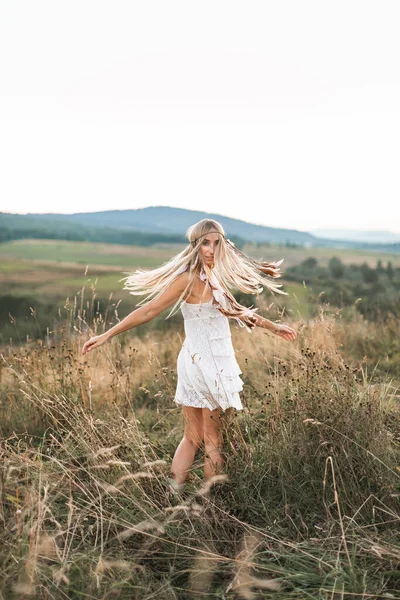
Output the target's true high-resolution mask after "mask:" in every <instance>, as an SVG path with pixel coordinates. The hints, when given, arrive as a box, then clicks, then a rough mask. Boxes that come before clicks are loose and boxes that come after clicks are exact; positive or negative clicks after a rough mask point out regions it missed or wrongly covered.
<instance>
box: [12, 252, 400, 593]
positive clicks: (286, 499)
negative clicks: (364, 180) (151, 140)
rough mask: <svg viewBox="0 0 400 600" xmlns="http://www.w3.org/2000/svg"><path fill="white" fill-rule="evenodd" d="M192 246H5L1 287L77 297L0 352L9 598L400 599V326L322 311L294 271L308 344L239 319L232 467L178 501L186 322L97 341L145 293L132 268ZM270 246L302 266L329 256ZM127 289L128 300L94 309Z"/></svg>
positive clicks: (356, 257)
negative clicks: (135, 285) (132, 286)
mask: <svg viewBox="0 0 400 600" xmlns="http://www.w3.org/2000/svg"><path fill="white" fill-rule="evenodd" d="M253 250H254V249H253ZM176 251H177V248H174V249H172V248H171V249H167V248H146V249H142V248H128V247H121V246H106V245H102V244H99V245H97V244H90V245H85V244H75V243H67V242H62V243H60V242H43V243H42V242H40V243H39V242H32V243H31V242H29V241H26V242H23V243H22V242H18V243H16V242H15V243H10V244H3V245H2V246H0V264H1V269H0V277H1V284H2V295H4V296H5V295H6V294H9V295H10V298H12V301H13V302H14V303H15V306H16V305H17V302H18V299H19V300H20V301H21V306H25V304H22V301H23V299H24V298H28V299H29V300H30V301H31V304H34V303H35V299H37V300H38V301H40V302H41V303H42V306H47V305H46V302H48V303H49V305H48V306H51V304H54V305H55V306H58V307H62V308H60V309H59V313H58V317H57V319H58V320H57V321H56V322H55V323H54V326H53V327H52V329H51V330H46V328H43V327H40V322H39V323H36V322H35V319H36V318H37V319H38V321H40V318H41V317H40V315H35V314H33V315H31V317H30V320H31V321H32V323H33V326H35V324H36V326H37V327H39V329H41V330H42V333H41V334H40V335H36V336H33V335H31V336H29V337H28V339H27V341H25V342H24V339H25V336H24V335H23V334H21V335H20V336H19V338H18V336H17V335H16V333H14V334H13V339H12V340H11V341H10V342H9V343H8V342H7V339H6V338H5V339H3V344H2V348H1V361H0V433H1V437H2V441H1V446H0V454H1V461H0V574H1V577H0V599H1V600H3V599H7V600H9V599H10V600H14V598H15V599H17V598H18V599H20V598H24V599H25V598H35V599H36V598H37V599H40V600H41V599H55V600H58V599H60V600H61V599H66V598H72V599H80V598H86V599H93V600H94V599H98V598H101V599H109V598H110V599H111V598H120V599H126V600H128V599H129V600H132V599H133V600H150V599H154V598H162V599H163V600H164V599H165V600H177V599H179V600H181V599H182V600H186V599H191V598H215V599H221V600H239V599H242V598H243V599H245V600H246V599H247V600H259V599H264V598H265V599H276V600H288V599H293V600H303V599H314V598H315V599H319V600H339V599H340V600H346V599H348V600H350V599H351V600H354V599H356V598H360V599H361V598H363V599H365V600H367V599H376V600H378V599H379V600H383V599H384V598H400V571H399V559H400V534H399V531H400V529H399V525H400V505H399V498H400V412H399V400H400V381H399V380H398V378H397V376H395V375H393V373H397V372H398V371H396V369H397V368H398V365H399V364H400V349H399V339H400V323H399V320H398V319H392V320H391V321H389V322H387V323H386V324H385V326H382V324H381V323H379V322H369V321H367V320H365V319H364V318H363V317H362V316H361V315H360V314H359V313H357V312H356V311H355V310H354V311H353V312H349V313H348V314H347V315H346V318H344V315H343V314H342V313H341V312H340V311H337V310H332V309H328V307H324V306H321V308H320V311H319V314H318V315H317V316H313V317H312V318H311V317H310V316H309V314H308V306H307V299H308V295H307V288H306V287H305V286H302V285H300V284H298V283H296V284H295V283H293V282H288V283H286V282H285V280H284V278H283V280H282V282H283V283H284V289H285V290H286V291H288V292H289V291H290V298H289V303H288V307H289V309H288V311H287V313H286V315H287V320H288V321H290V323H291V325H292V326H293V327H294V328H295V329H296V331H297V333H298V336H297V339H296V341H295V342H285V341H284V340H282V339H280V338H278V337H277V336H274V335H272V334H270V333H268V332H265V331H263V330H260V329H257V330H254V331H253V332H251V333H248V332H247V331H244V330H242V329H240V328H239V327H237V326H235V325H234V324H233V325H232V328H231V330H232V338H233V344H234V347H235V351H236V357H237V360H238V363H239V365H240V368H241V370H242V379H243V382H244V390H243V396H242V400H243V404H244V410H243V411H240V412H237V413H236V412H235V413H230V414H229V413H226V414H225V416H224V420H223V427H224V447H223V455H224V460H225V466H224V471H223V472H222V473H220V474H218V473H217V474H216V475H215V477H214V479H213V480H212V481H211V482H210V483H209V484H208V485H205V484H204V481H203V479H202V473H203V471H202V469H203V463H204V460H205V459H206V458H207V457H205V456H204V453H203V448H201V449H200V450H199V451H198V453H197V455H196V459H195V463H194V465H193V468H192V470H191V472H190V474H189V477H188V487H187V489H186V490H185V492H184V494H183V495H182V497H181V498H170V497H169V496H168V494H167V486H166V478H167V475H168V474H169V465H170V464H171V460H172V457H173V455H174V451H175V449H176V447H177V445H178V443H179V441H180V439H181V437H182V432H183V419H182V414H181V409H180V408H179V407H177V406H176V405H175V404H174V403H173V397H174V391H175V386H176V357H177V354H178V352H179V349H180V346H181V343H182V339H183V336H184V332H183V324H182V320H181V319H180V318H176V319H175V320H173V321H172V323H171V324H170V325H169V328H168V329H165V327H161V325H160V323H159V324H154V326H153V324H152V323H148V324H146V325H145V326H144V327H143V328H142V329H140V328H138V331H131V332H128V333H126V334H123V335H121V336H118V338H114V339H113V340H112V341H111V342H109V343H108V344H106V345H104V346H102V347H101V348H99V349H97V350H95V351H94V352H93V354H89V355H86V356H85V357H82V356H81V348H82V344H83V342H84V341H85V340H86V339H88V337H89V335H90V334H91V333H92V332H94V333H96V332H101V331H103V330H104V328H105V326H108V325H110V324H113V323H115V322H116V320H117V318H118V317H119V316H120V314H121V313H122V305H123V304H124V305H125V306H127V305H129V302H130V300H131V299H132V300H133V301H132V305H134V304H135V299H134V298H133V297H132V296H129V295H126V294H127V293H126V292H122V291H121V284H120V283H118V279H120V278H121V277H122V273H121V272H122V271H124V270H129V269H133V268H135V267H137V266H141V267H146V266H149V267H151V266H156V265H158V264H160V263H161V262H163V261H165V260H167V259H168V257H169V256H171V255H172V254H173V253H175V252H176ZM254 251H255V252H256V255H258V256H262V257H263V258H264V259H267V258H271V259H272V260H275V259H276V260H278V259H280V258H282V257H284V258H285V262H284V263H283V264H284V265H285V266H290V265H292V264H296V261H297V262H301V261H303V260H304V259H305V258H307V257H308V256H314V257H316V258H317V259H318V261H321V263H322V262H323V261H326V262H327V261H328V260H329V258H330V257H331V255H332V253H331V252H329V253H328V252H326V250H324V251H323V252H322V251H321V252H319V251H318V252H317V251H315V250H312V251H310V252H308V251H306V250H304V249H303V250H300V249H294V248H272V247H268V248H265V249H264V248H257V249H256V250H254ZM335 255H336V256H339V257H340V258H341V260H342V261H343V262H346V261H347V262H357V261H358V262H364V261H370V264H371V266H374V265H375V264H376V260H377V257H376V256H375V257H372V256H369V257H368V256H366V255H365V254H363V253H360V254H354V253H353V254H349V253H347V252H344V251H337V252H335ZM82 256H83V257H84V258H85V260H83V261H80V257H82ZM379 258H381V260H385V261H387V260H392V262H393V265H394V266H399V262H397V263H396V257H387V256H382V257H381V256H379ZM397 261H399V258H397ZM87 265H89V267H88V271H87V273H86V275H85V271H86V268H87ZM283 270H284V269H283ZM111 293H112V294H113V299H115V298H118V299H119V300H121V304H120V305H119V306H117V308H116V305H115V304H113V305H112V310H109V311H108V313H107V312H106V311H107V308H101V309H99V310H97V309H96V302H97V299H98V298H100V297H107V296H108V295H109V294H111ZM67 297H68V301H66V298H67ZM113 301H114V300H113ZM117 304H118V303H117ZM26 306H28V307H29V304H28V305H26ZM24 310H25V309H24ZM124 310H125V309H124ZM116 311H117V312H116ZM45 316H46V315H43V317H45ZM39 317H40V318H39ZM178 317H179V315H178ZM14 321H15V320H14ZM11 326H12V327H13V328H14V330H15V332H16V331H17V330H18V329H19V328H20V327H25V321H24V319H22V318H18V319H16V322H14V323H11ZM139 329H140V335H139ZM23 331H25V330H23Z"/></svg>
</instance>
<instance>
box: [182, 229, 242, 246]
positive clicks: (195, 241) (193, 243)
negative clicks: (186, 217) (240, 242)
mask: <svg viewBox="0 0 400 600" xmlns="http://www.w3.org/2000/svg"><path fill="white" fill-rule="evenodd" d="M210 233H218V234H219V235H222V237H223V238H224V240H225V241H226V242H230V243H231V244H232V242H231V241H230V240H228V238H227V237H225V235H224V234H223V233H221V232H220V231H208V232H207V233H202V234H201V235H199V237H198V238H196V239H195V240H193V242H190V243H191V244H192V245H193V246H195V245H196V244H197V242H198V241H199V239H200V238H202V237H204V236H205V235H209V234H210Z"/></svg>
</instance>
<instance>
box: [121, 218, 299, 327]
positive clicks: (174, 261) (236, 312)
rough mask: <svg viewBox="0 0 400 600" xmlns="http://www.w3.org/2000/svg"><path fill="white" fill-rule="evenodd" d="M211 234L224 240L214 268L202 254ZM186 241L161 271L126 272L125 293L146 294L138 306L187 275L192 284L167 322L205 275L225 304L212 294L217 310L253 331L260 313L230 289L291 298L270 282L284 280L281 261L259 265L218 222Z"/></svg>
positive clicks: (205, 224)
mask: <svg viewBox="0 0 400 600" xmlns="http://www.w3.org/2000/svg"><path fill="white" fill-rule="evenodd" d="M208 233H219V234H220V236H221V240H220V243H219V244H217V245H216V249H215V253H214V264H213V266H212V267H210V266H208V265H206V264H205V263H203V261H202V258H201V252H200V248H201V245H202V243H203V238H204V236H206V235H207V234H208ZM186 237H187V239H188V240H189V242H190V243H189V245H188V246H186V248H185V249H184V250H182V252H179V253H178V254H176V255H175V256H174V257H173V258H171V259H170V260H169V261H168V262H166V263H164V264H163V265H161V267H158V268H156V269H152V270H147V271H144V270H142V269H136V271H133V272H131V273H127V272H126V271H124V273H125V274H126V275H127V277H124V278H123V279H122V280H120V281H123V280H124V281H125V284H124V288H123V289H124V290H130V293H131V294H133V295H143V294H147V296H146V297H145V298H144V299H143V300H141V301H140V302H139V303H138V304H139V305H141V304H143V303H145V302H147V301H149V300H150V299H153V298H158V297H159V296H160V295H161V294H162V293H163V292H164V291H165V290H166V289H167V288H168V286H169V285H171V283H172V282H173V281H174V279H176V277H177V276H178V275H179V274H180V273H183V272H184V271H188V272H189V282H188V284H187V286H186V288H185V289H184V291H183V292H182V294H181V295H180V297H179V298H178V300H177V301H176V303H175V304H174V306H173V307H172V309H171V311H170V313H169V314H168V315H167V317H166V319H168V318H169V317H170V316H172V315H173V314H174V312H175V311H176V310H177V309H178V308H179V304H180V302H181V301H182V300H184V298H185V297H186V294H187V292H188V291H190V289H191V288H192V286H193V283H194V281H195V277H196V276H200V275H201V274H204V275H205V280H206V284H208V285H209V286H210V287H211V289H212V290H216V289H219V290H220V292H222V295H223V298H224V302H221V301H220V300H218V298H217V294H214V292H213V304H214V306H216V308H218V310H220V311H221V312H222V314H224V315H226V316H227V317H231V318H235V319H237V320H238V321H239V324H242V325H246V326H247V327H248V328H250V329H252V328H253V327H254V326H255V320H256V318H255V317H254V315H253V312H254V311H256V310H257V309H256V308H255V309H249V308H247V307H245V306H242V305H241V304H239V303H238V302H237V301H236V300H235V298H234V297H233V295H232V294H231V292H230V289H238V290H241V291H242V292H245V293H247V294H257V295H258V294H260V293H261V292H262V291H263V288H267V289H269V290H270V291H271V292H273V293H275V292H276V293H278V294H284V295H286V296H287V295H288V294H287V293H286V292H284V291H282V290H280V289H279V288H281V287H282V285H278V284H276V283H274V282H273V281H271V280H270V279H268V277H272V278H277V277H281V274H280V273H279V268H278V264H280V263H281V262H282V261H279V263H276V262H275V263H269V262H263V261H257V260H255V259H253V258H251V257H250V256H247V255H246V254H244V253H243V252H241V251H240V250H239V249H238V248H236V246H235V244H233V243H232V242H231V241H230V240H229V239H227V238H226V236H225V231H224V229H223V227H222V225H221V224H220V223H218V221H215V220H214V219H202V220H201V221H199V222H198V223H195V224H194V225H192V226H191V227H189V229H188V230H187V232H186ZM224 304H225V306H224Z"/></svg>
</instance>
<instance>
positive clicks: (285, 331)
mask: <svg viewBox="0 0 400 600" xmlns="http://www.w3.org/2000/svg"><path fill="white" fill-rule="evenodd" d="M272 333H275V334H276V335H279V336H280V337H281V338H283V339H284V340H287V341H288V342H289V341H293V340H295V339H296V336H297V333H296V332H295V330H294V329H292V328H291V327H289V325H283V324H282V325H281V324H280V323H274V328H273V329H272Z"/></svg>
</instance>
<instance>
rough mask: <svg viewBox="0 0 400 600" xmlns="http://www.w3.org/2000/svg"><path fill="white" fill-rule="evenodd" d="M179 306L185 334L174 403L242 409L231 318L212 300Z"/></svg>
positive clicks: (183, 303)
mask: <svg viewBox="0 0 400 600" xmlns="http://www.w3.org/2000/svg"><path fill="white" fill-rule="evenodd" d="M180 309H181V312H182V315H183V318H184V327H185V335H186V337H185V340H184V342H183V345H182V348H181V350H180V352H179V355H178V360H177V375H178V381H177V387H176V393H175V398H174V402H175V403H176V404H183V405H185V406H195V407H199V408H209V409H210V410H214V409H216V408H218V407H221V408H222V410H223V411H225V410H226V409H227V408H230V407H234V408H236V409H237V410H242V409H243V405H242V402H241V399H240V396H239V392H240V391H241V390H242V389H243V381H242V379H241V378H240V377H239V375H240V374H241V373H242V371H241V370H240V367H239V365H238V363H237V361H236V357H235V351H234V349H233V346H232V338H231V330H230V325H229V319H228V317H226V316H225V315H223V314H222V313H221V312H220V311H219V310H218V309H217V308H216V307H215V306H213V304H212V299H211V300H210V301H209V302H204V303H201V304H189V303H187V302H185V301H183V302H182V303H181V305H180Z"/></svg>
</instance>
